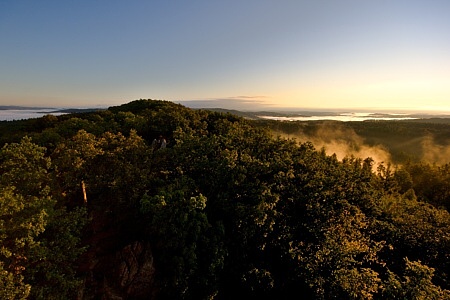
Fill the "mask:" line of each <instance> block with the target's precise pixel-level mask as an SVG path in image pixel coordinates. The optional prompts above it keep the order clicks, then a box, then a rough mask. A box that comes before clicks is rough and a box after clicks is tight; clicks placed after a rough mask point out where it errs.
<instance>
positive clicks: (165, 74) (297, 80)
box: [0, 0, 450, 112]
mask: <svg viewBox="0 0 450 300" xmlns="http://www.w3.org/2000/svg"><path fill="white" fill-rule="evenodd" d="M449 13H450V1H448V0H442V1H441V0H423V1H417V0H409V1H402V0H377V1H372V0H367V1H363V0H339V1H338V0H309V1H304V0H293V1H290V0H277V1H274V0H272V1H268V0H228V1H218V0H204V1H198V0H191V1H181V0H180V1H177V0H170V1H167V0H161V1H156V0H155V1H152V0H147V1H140V0H130V1H123V0H96V1H85V0H78V1H68V0H67V1H61V0H58V1H57V0H54V1H50V0H40V1H36V0H29V1H25V0H23V1H22V0H0V105H22V106H50V107H97V106H112V105H120V104H123V103H127V102H130V101H132V100H136V99H160V100H170V101H175V102H179V103H182V104H183V103H186V104H190V105H196V106H202V105H204V106H210V107H211V106H214V107H223V108H233V109H243V110H252V109H253V110H255V109H262V108H272V109H281V108H282V109H296V108H299V109H375V110H397V111H403V110H421V111H438V112H439V111H442V112H444V111H445V112H449V111H450V17H449Z"/></svg>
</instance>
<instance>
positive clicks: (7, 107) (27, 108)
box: [0, 105, 54, 110]
mask: <svg viewBox="0 0 450 300" xmlns="http://www.w3.org/2000/svg"><path fill="white" fill-rule="evenodd" d="M42 109H54V108H50V107H30V106H15V105H0V110H42Z"/></svg>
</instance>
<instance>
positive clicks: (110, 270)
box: [79, 241, 156, 300]
mask: <svg viewBox="0 0 450 300" xmlns="http://www.w3.org/2000/svg"><path fill="white" fill-rule="evenodd" d="M89 269H90V270H89V272H88V276H87V278H86V281H85V285H84V289H83V293H82V294H80V296H79V299H104V300H109V299H111V300H113V299H114V300H121V299H154V298H155V296H156V294H155V286H154V275H155V268H154V265H153V255H152V252H151V248H150V245H149V244H144V243H141V242H137V241H136V242H133V243H132V244H129V245H127V246H125V247H123V248H122V249H121V250H119V251H117V252H116V253H114V254H110V255H105V256H103V257H99V258H97V259H93V260H91V264H90V268H89Z"/></svg>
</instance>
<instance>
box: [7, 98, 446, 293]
mask: <svg viewBox="0 0 450 300" xmlns="http://www.w3.org/2000/svg"><path fill="white" fill-rule="evenodd" d="M257 122H258V121H250V120H246V119H243V118H241V117H237V116H235V115H231V114H223V113H219V112H211V111H205V110H191V109H188V108H186V107H183V106H181V105H177V104H174V103H172V102H167V101H156V100H137V101H133V102H130V103H128V104H125V105H121V106H117V107H111V108H109V109H107V110H103V111H98V112H86V113H80V114H68V115H62V116H58V117H56V116H51V115H47V116H45V117H42V118H39V119H30V120H24V121H14V122H0V134H1V135H0V138H1V140H0V143H1V144H2V148H1V150H0V160H1V164H0V172H1V179H0V246H1V247H0V299H27V298H28V299H233V298H249V299H287V298H289V299H290V298H291V297H292V295H294V297H300V298H302V299H449V298H450V291H449V290H450V282H449V280H450V278H449V273H448V272H449V270H450V257H449V256H450V216H449V213H448V210H447V209H448V208H449V205H448V204H449V201H450V199H449V197H450V171H449V170H450V166H449V165H448V164H429V163H428V162H426V161H422V160H420V159H419V158H417V159H416V160H414V159H413V160H411V159H409V160H405V161H404V162H403V163H402V164H401V165H398V166H397V167H395V168H394V167H393V165H389V164H379V165H376V164H375V162H374V160H373V159H371V158H357V157H355V156H347V157H344V158H340V157H338V156H337V155H328V154H327V152H326V149H325V148H323V149H320V148H318V149H316V148H315V147H314V146H313V143H311V142H308V141H306V140H305V141H301V142H299V140H297V139H296V140H294V139H291V138H289V137H288V138H286V137H285V136H284V135H281V134H279V133H280V132H283V130H281V131H280V127H278V130H279V132H276V130H275V128H274V127H273V126H268V125H267V124H261V123H257ZM276 124H281V123H276ZM392 124H395V123H392ZM269 125H270V124H269ZM392 126H393V127H394V128H395V125H392ZM355 130H356V129H355ZM160 136H162V137H163V138H165V140H166V145H165V147H164V146H163V147H161V146H160V145H161V144H158V143H156V146H155V143H153V141H154V140H155V139H158V138H159V137H160ZM162 145H164V144H162Z"/></svg>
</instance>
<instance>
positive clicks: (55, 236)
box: [0, 138, 85, 299]
mask: <svg viewBox="0 0 450 300" xmlns="http://www.w3.org/2000/svg"><path fill="white" fill-rule="evenodd" d="M44 153H45V149H44V148H42V147H39V146H37V145H35V144H33V143H32V142H31V140H30V139H29V138H24V139H23V140H22V142H21V143H19V144H16V143H13V144H10V145H9V144H7V145H5V146H4V147H3V148H2V149H1V151H0V159H1V168H0V171H1V174H2V177H1V181H0V245H1V248H0V266H1V274H2V275H1V276H3V277H4V279H5V281H4V285H5V286H4V291H3V292H4V293H5V294H4V295H3V296H4V299H15V298H21V299H22V298H26V297H28V295H30V296H31V297H32V298H37V299H42V298H46V299H48V298H54V299H64V298H66V297H68V296H69V295H73V293H74V292H75V291H76V290H77V288H78V287H79V283H80V281H79V279H76V278H75V272H74V270H75V269H74V262H75V259H76V258H77V257H78V256H79V254H80V253H81V252H82V249H80V248H78V243H79V237H78V234H79V232H80V229H81V228H82V227H83V225H84V219H85V214H84V212H83V211H82V210H76V211H73V212H66V211H65V210H64V208H58V207H57V203H56V201H55V200H54V199H52V198H51V197H50V186H49V185H50V176H49V174H48V172H49V169H50V167H51V161H50V159H49V158H47V157H45V156H44Z"/></svg>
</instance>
